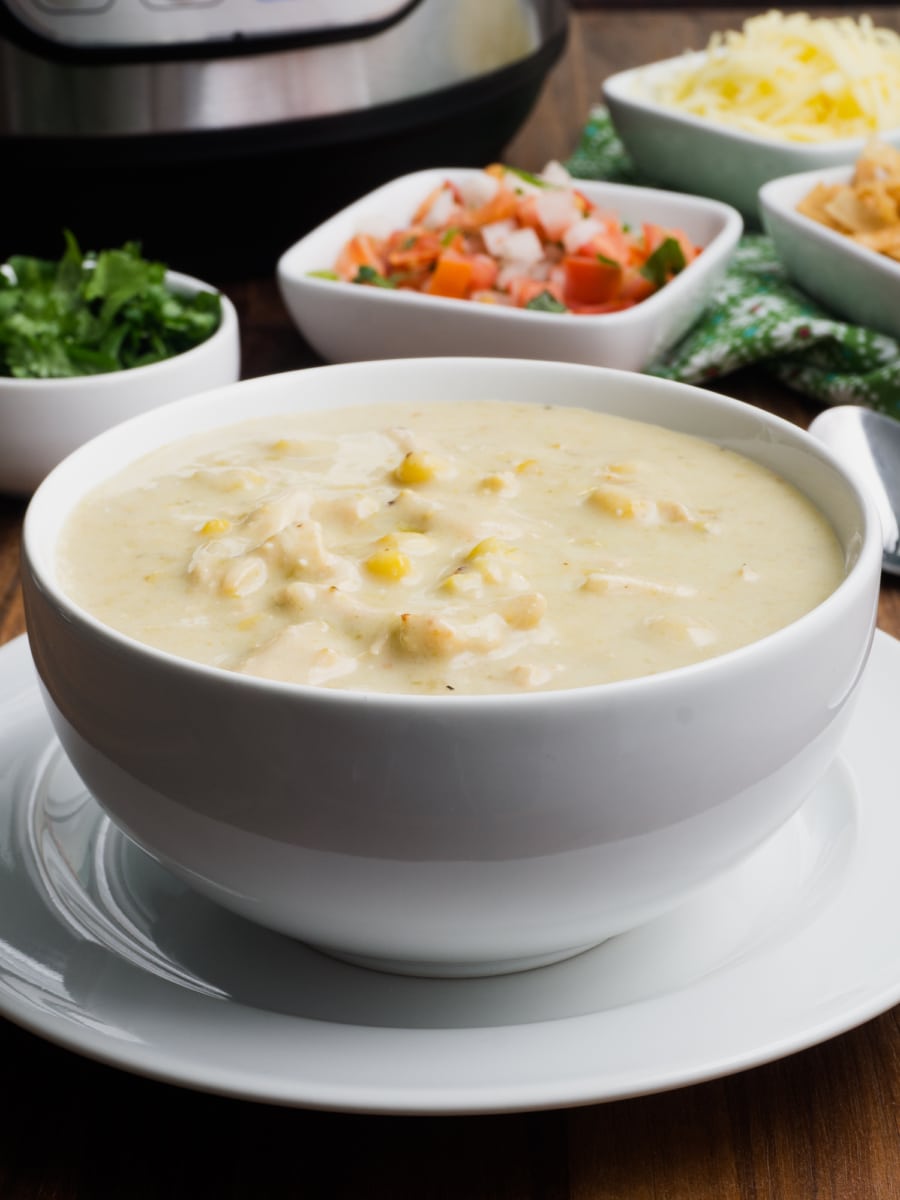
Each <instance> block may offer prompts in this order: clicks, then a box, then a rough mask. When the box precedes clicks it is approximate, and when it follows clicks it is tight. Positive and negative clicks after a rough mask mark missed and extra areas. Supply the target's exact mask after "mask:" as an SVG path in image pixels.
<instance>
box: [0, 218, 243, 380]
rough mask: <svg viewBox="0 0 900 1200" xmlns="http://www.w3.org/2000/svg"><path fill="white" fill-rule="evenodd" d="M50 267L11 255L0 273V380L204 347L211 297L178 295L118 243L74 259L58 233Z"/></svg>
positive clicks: (214, 311) (114, 367)
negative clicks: (59, 247)
mask: <svg viewBox="0 0 900 1200" xmlns="http://www.w3.org/2000/svg"><path fill="white" fill-rule="evenodd" d="M64 236H65V242H66V250H65V253H64V254H63V256H62V258H61V259H60V260H59V262H51V261H49V260H46V259H40V258H31V257H28V256H25V255H14V256H12V257H11V258H10V259H8V260H7V262H6V263H5V264H4V265H3V267H2V268H0V375H12V376H14V377H15V378H17V379H65V378H69V377H71V376H75V375H100V374H106V373H107V372H110V371H124V370H128V369H129V368H131V367H142V366H146V365H147V364H148V363H154V362H159V361H160V360H161V359H165V358H171V357H173V356H174V355H176V354H181V353H182V352H183V351H185V350H189V349H190V348H191V347H192V346H196V345H198V343H200V342H204V341H206V339H207V338H208V337H210V336H211V335H212V334H213V333H215V331H216V329H218V327H219V323H220V321H221V319H222V307H221V299H220V297H219V295H218V294H217V293H216V292H199V293H196V294H194V295H180V294H177V293H175V292H173V291H172V290H170V288H169V287H168V286H167V285H166V283H165V274H166V267H165V265H164V264H163V263H157V262H149V261H148V260H146V259H144V258H142V257H141V253H140V246H139V245H138V243H136V242H128V243H126V244H125V245H124V246H122V247H121V248H120V249H117V250H103V251H101V252H100V253H98V254H93V253H91V254H87V255H83V254H82V253H81V250H80V249H79V247H78V243H77V242H76V240H75V238H74V237H73V235H72V234H71V233H69V232H68V230H67V231H66V232H65V235H64Z"/></svg>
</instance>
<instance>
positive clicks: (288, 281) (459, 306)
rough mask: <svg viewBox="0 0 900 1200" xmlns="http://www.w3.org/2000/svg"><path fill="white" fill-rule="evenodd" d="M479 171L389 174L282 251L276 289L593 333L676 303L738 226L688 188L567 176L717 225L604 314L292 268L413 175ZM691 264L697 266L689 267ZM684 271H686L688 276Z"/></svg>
mask: <svg viewBox="0 0 900 1200" xmlns="http://www.w3.org/2000/svg"><path fill="white" fill-rule="evenodd" d="M482 174H484V170H483V168H480V167H428V168H426V169H424V170H421V171H412V172H410V173H408V174H405V175H398V176H395V178H393V179H390V180H388V181H387V182H386V183H383V184H381V185H379V186H378V187H376V188H373V189H372V190H371V191H369V192H367V193H366V194H365V195H364V196H360V197H359V198H358V199H357V200H354V201H353V202H352V203H351V204H348V205H346V206H345V207H344V208H342V209H339V210H338V211H337V212H335V213H332V215H331V216H330V217H327V218H326V219H325V220H324V221H322V222H320V223H319V224H318V225H317V226H316V227H315V228H314V229H311V230H309V232H307V233H305V234H304V235H303V236H302V237H300V238H298V239H297V241H295V242H294V243H292V245H290V246H289V247H288V248H287V249H286V250H284V251H283V252H282V254H281V255H280V256H279V258H278V262H277V264H276V277H277V279H278V282H279V285H280V286H281V287H282V290H283V289H284V287H285V285H287V286H290V287H291V288H300V289H304V290H306V289H309V292H310V294H311V295H312V296H315V295H316V293H317V292H319V291H321V290H322V289H323V288H325V289H334V288H335V286H339V287H340V289H341V291H340V293H339V294H343V295H345V296H348V297H349V296H356V297H357V298H358V300H357V302H359V300H361V299H362V297H366V298H367V299H366V301H365V302H366V303H376V304H383V303H387V304H394V305H396V306H397V307H398V311H402V310H403V308H408V307H411V306H415V307H419V306H421V305H422V304H423V303H424V304H428V305H429V308H433V311H434V312H435V313H436V314H440V313H441V312H443V313H453V314H456V315H457V316H458V315H461V314H463V313H475V312H476V311H477V312H478V314H479V321H481V320H484V319H486V320H488V321H494V322H498V321H501V320H505V321H516V322H518V321H521V320H525V321H526V322H527V323H530V324H533V326H534V328H535V329H538V328H540V327H541V325H542V324H543V327H544V328H545V329H560V330H562V329H570V330H576V329H577V330H588V329H590V330H592V331H593V332H595V333H596V332H597V329H598V324H597V321H598V318H602V326H601V327H602V328H603V329H608V328H610V327H612V328H615V327H617V326H623V325H632V324H637V323H638V322H643V321H644V320H645V319H646V318H647V317H648V315H649V318H650V319H652V318H653V317H654V316H657V315H659V314H660V313H661V312H662V310H663V309H665V308H668V307H672V306H675V305H677V303H678V300H679V297H680V296H681V293H682V292H683V291H684V290H685V289H686V288H687V286H688V284H689V283H690V282H691V281H692V280H693V281H694V282H696V281H697V280H698V279H700V278H702V277H703V276H705V275H707V274H708V273H709V272H710V271H712V270H714V269H715V267H716V265H717V264H718V263H719V261H720V260H721V258H722V257H723V256H728V255H730V254H731V252H732V251H733V249H734V247H735V246H736V245H737V242H738V239H739V238H740V236H741V233H742V232H743V228H744V221H743V217H742V216H741V214H740V213H739V212H738V210H737V209H736V208H734V207H733V206H732V205H730V204H727V203H725V202H724V201H722V200H715V199H713V198H712V197H709V196H700V195H694V194H692V193H688V192H678V191H673V190H667V189H664V188H658V187H643V186H641V185H638V184H627V183H616V182H613V181H606V180H599V179H578V178H577V177H573V181H572V182H573V187H574V188H576V189H577V190H579V191H584V193H585V195H587V196H588V198H590V193H591V191H597V192H602V193H604V194H605V195H607V196H609V197H610V198H611V199H613V200H615V198H616V197H619V198H621V199H622V200H623V201H627V200H628V199H629V198H630V197H637V196H640V198H641V199H644V200H647V199H649V200H650V201H651V203H652V202H653V201H654V200H655V199H656V198H657V197H660V198H662V199H663V201H664V202H668V201H672V202H675V203H677V204H678V205H679V206H681V207H682V208H684V209H686V210H687V209H690V210H692V211H693V212H696V213H698V214H706V215H708V216H710V217H718V218H719V219H720V221H721V228H720V229H719V230H718V231H717V232H716V233H715V234H714V236H713V237H712V238H711V239H710V241H709V242H707V244H706V245H705V246H704V247H703V248H702V251H703V252H702V253H701V254H700V255H699V256H698V257H697V258H696V259H694V260H693V261H692V262H690V263H688V265H687V266H686V267H685V269H684V270H683V271H681V272H679V274H678V275H676V277H675V278H674V279H672V280H670V281H669V282H668V283H667V284H666V285H665V287H662V288H660V289H659V290H658V291H656V292H654V293H653V294H652V295H650V296H648V297H647V298H646V299H645V300H642V301H641V302H640V303H639V304H635V305H634V306H633V307H631V308H628V309H623V310H621V311H619V312H609V313H545V312H534V311H531V310H527V309H522V308H516V307H511V306H505V305H491V304H483V305H478V306H477V308H475V307H472V302H471V301H462V302H461V301H459V300H453V299H450V298H447V297H443V296H426V295H423V294H422V293H421V292H415V291H410V290H409V289H399V288H398V289H390V288H361V287H355V288H354V290H353V291H350V290H348V289H349V288H351V287H353V286H354V285H352V284H348V283H347V281H345V280H340V279H337V280H335V279H323V278H317V277H316V276H314V275H310V274H309V271H308V270H304V271H299V270H298V269H297V268H296V266H295V260H296V259H298V258H300V257H302V254H303V252H304V251H305V250H306V249H308V247H309V246H310V245H311V244H312V243H313V242H314V241H316V240H318V239H319V238H320V237H325V236H327V234H328V233H330V232H331V227H332V226H333V225H336V224H338V223H339V222H341V221H343V220H345V219H347V218H349V217H351V216H352V215H354V214H359V215H360V216H362V215H363V213H364V210H365V209H367V208H369V207H370V206H371V205H373V204H376V203H377V202H378V200H379V198H380V197H384V198H385V199H389V194H390V192H392V191H394V190H397V191H399V190H401V188H405V187H409V186H411V185H412V183H413V182H414V181H416V180H419V179H421V180H422V181H423V182H425V181H426V180H433V179H436V178H456V179H459V178H465V177H469V178H474V177H477V176H479V175H482ZM695 267H696V268H697V270H693V268H695ZM322 269H327V268H322ZM688 272H691V273H690V275H689V274H688ZM685 278H687V283H685V282H684V280H685ZM325 294H332V293H325Z"/></svg>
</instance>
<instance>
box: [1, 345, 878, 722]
mask: <svg viewBox="0 0 900 1200" xmlns="http://www.w3.org/2000/svg"><path fill="white" fill-rule="evenodd" d="M510 367H512V369H513V370H517V371H519V372H522V371H528V372H533V371H534V369H535V368H536V367H537V368H539V369H541V370H542V371H544V372H545V373H547V374H548V375H553V374H555V373H559V372H561V373H562V374H563V375H566V374H570V375H571V374H578V375H583V376H584V377H585V378H587V376H588V375H589V374H590V375H593V376H594V377H595V378H596V379H597V380H598V382H600V379H601V377H603V378H605V379H606V381H607V382H616V381H618V382H623V381H626V380H627V381H630V384H631V386H638V387H647V388H649V389H650V390H651V391H658V392H660V393H666V392H668V393H670V394H675V393H678V392H680V391H682V390H683V389H687V390H688V391H690V392H691V393H692V395H693V396H694V398H695V399H696V400H697V401H699V402H700V403H702V404H705V405H708V406H709V408H710V409H718V410H724V411H726V412H727V411H731V412H734V413H741V412H747V410H750V411H752V412H753V414H754V415H755V416H756V417H757V418H758V419H759V421H760V422H761V424H762V425H763V426H765V427H767V428H768V429H769V431H770V432H772V433H774V434H776V435H777V434H782V435H784V437H785V439H786V441H787V442H788V443H791V442H792V443H793V444H795V445H799V446H800V447H802V448H803V449H804V450H805V451H806V452H808V453H809V454H811V456H812V457H813V458H815V459H818V460H819V461H820V462H822V463H823V464H824V465H825V466H826V467H827V468H829V469H830V470H831V471H832V472H833V473H834V474H835V475H836V476H837V478H838V479H839V480H840V481H841V483H842V484H843V486H844V488H845V490H846V492H847V494H848V495H849V496H850V497H851V498H852V499H853V501H854V502H855V503H856V505H857V507H858V509H859V513H860V516H861V518H862V529H863V536H862V538H861V539H859V543H858V553H857V555H856V557H855V559H854V561H853V562H852V563H851V565H850V567H849V569H847V571H846V574H845V575H844V577H843V579H842V580H841V581H840V582H839V584H838V585H837V587H836V588H835V589H834V591H832V592H831V593H830V594H829V595H828V596H826V597H825V598H824V599H823V600H822V601H820V603H819V604H817V605H816V606H815V607H814V608H812V609H810V610H809V611H808V612H806V613H804V614H802V615H801V616H799V617H798V618H796V619H795V620H794V621H792V622H790V623H789V624H788V625H785V626H782V627H780V628H779V629H776V630H773V631H772V632H771V633H769V634H767V635H766V636H764V637H762V638H758V639H756V640H755V641H751V642H748V643H747V644H745V645H744V646H739V647H737V648H735V649H733V650H729V651H726V652H725V653H723V654H719V655H714V656H713V657H711V658H708V659H704V660H702V661H700V662H697V663H691V664H687V665H685V666H682V667H677V668H673V669H671V670H668V671H661V672H657V673H655V674H651V675H641V676H636V677H631V678H626V679H621V680H615V681H611V682H605V683H595V684H587V685H584V686H581V687H567V688H556V689H548V690H541V691H534V692H524V693H516V692H498V693H489V694H477V693H475V694H473V693H458V694H457V693H454V694H453V695H447V694H445V693H437V694H427V693H407V692H396V693H394V692H379V691H377V690H374V689H373V690H368V689H349V688H348V689H341V688H328V687H323V686H319V685H314V684H307V683H298V682H290V681H283V680H272V679H267V678H265V677H262V676H254V675H245V674H242V673H240V672H236V671H232V670H229V669H228V668H226V667H218V666H214V665H210V664H206V663H200V662H196V661H194V660H192V659H188V658H184V657H181V656H180V655H177V654H174V653H171V652H170V651H166V650H161V649H158V648H157V647H155V646H151V645H149V644H147V643H145V642H141V641H139V640H138V639H137V638H134V637H132V636H131V635H129V634H126V633H122V632H121V631H119V630H117V629H114V628H113V627H112V626H109V625H106V624H104V623H103V622H102V621H100V620H99V619H98V618H97V617H95V616H93V615H92V614H91V613H90V612H89V611H88V610H87V609H85V608H83V607H82V606H81V605H79V604H78V603H77V602H76V601H74V600H72V599H71V598H70V597H69V596H68V595H67V593H66V592H65V591H64V589H63V587H62V585H61V584H60V583H59V581H58V579H57V577H56V572H55V568H54V565H53V562H52V558H53V555H54V554H55V552H56V549H57V546H58V541H59V536H60V533H61V531H62V528H63V526H64V524H65V521H66V519H67V517H68V516H69V515H70V514H71V512H72V511H73V509H74V507H75V505H76V504H77V503H78V502H80V501H81V500H82V499H83V498H84V497H85V496H87V495H88V494H89V493H90V492H91V491H92V490H93V489H94V488H95V487H97V486H100V485H101V484H103V483H105V482H106V481H108V480H109V479H111V478H113V477H114V476H116V475H118V474H120V473H121V472H122V471H124V470H126V469H127V466H128V463H129V462H132V461H136V460H137V459H139V458H141V457H142V456H143V454H144V453H151V452H153V450H155V449H158V448H162V447H163V446H165V445H167V444H170V443H176V442H178V441H179V440H181V439H182V438H186V437H189V436H193V434H191V433H182V434H180V435H176V436H175V437H174V438H170V439H162V440H160V441H158V442H156V443H155V444H154V445H152V446H151V448H150V449H149V450H147V451H138V452H137V453H129V455H128V457H127V460H126V461H119V460H118V459H117V458H116V456H115V455H106V456H105V457H106V460H107V461H112V462H115V467H114V468H113V469H110V470H109V471H108V472H107V473H105V474H104V475H103V477H102V478H101V479H95V480H93V481H92V482H91V483H89V484H87V485H84V486H80V487H79V488H78V495H77V499H76V500H75V501H74V503H70V504H69V505H68V507H67V509H66V513H65V515H64V516H62V517H61V518H60V526H59V529H58V530H57V534H56V537H55V538H54V539H53V542H52V545H49V546H45V545H43V542H42V541H41V539H40V538H39V535H38V533H37V532H36V530H35V526H36V524H37V522H38V520H39V519H40V512H41V509H42V508H43V507H46V506H50V507H52V506H53V505H54V500H53V491H54V490H55V488H56V487H57V486H58V484H57V481H58V480H59V478H60V477H61V476H62V478H63V480H64V479H65V474H67V473H69V472H70V471H71V470H73V469H75V468H77V465H78V460H79V459H80V458H84V457H87V456H88V455H92V454H96V453H97V451H98V447H102V445H103V444H109V443H114V442H115V440H116V439H117V438H120V437H122V436H123V431H124V434H127V433H128V432H129V431H132V430H135V429H139V428H140V426H141V425H151V424H153V423H154V422H158V421H160V420H163V419H164V417H165V414H166V413H170V412H171V411H172V410H173V409H174V408H176V407H180V408H188V407H196V408H198V409H205V408H215V407H216V405H217V404H218V402H219V401H220V399H221V397H222V395H223V393H229V394H233V393H235V392H236V391H237V390H238V389H240V390H250V389H252V390H253V391H258V390H260V389H262V390H268V389H270V388H271V389H272V390H273V391H275V392H276V393H277V391H278V390H279V389H281V388H288V387H290V385H291V384H292V383H299V382H301V380H302V377H303V376H304V375H308V374H309V372H311V371H312V372H315V373H316V374H321V373H322V372H329V373H334V372H341V373H344V374H351V373H358V374H360V375H364V374H365V373H366V372H369V371H378V372H379V373H380V372H385V373H390V372H391V371H398V370H399V371H402V372H410V373H415V372H417V371H422V370H423V369H424V370H426V371H447V370H450V371H452V370H454V369H460V370H462V371H465V370H473V369H474V370H486V371H487V372H490V371H498V372H505V371H508V370H509V369H510ZM500 402H501V403H506V402H507V401H506V400H501V401H500ZM363 403H365V402H364V401H363ZM352 406H355V405H352ZM576 407H578V406H577V405H576ZM273 411H275V410H274V409H266V408H265V406H263V411H256V412H250V413H247V414H246V415H245V416H242V417H238V418H232V419H229V420H227V421H222V422H219V423H218V424H216V423H212V424H210V425H208V426H207V427H206V428H208V429H216V428H225V427H227V426H229V425H235V424H241V423H243V421H245V420H252V419H254V417H265V416H268V415H271V413H272V412H273ZM297 411H302V407H301V408H299V409H298V410H297ZM601 411H602V410H601ZM635 419H637V420H643V419H644V418H640V417H638V418H635ZM647 423H650V424H653V423H656V424H659V423H660V422H659V421H656V422H647ZM196 432H197V431H194V433H196ZM694 436H702V435H694ZM707 440H712V439H707ZM767 440H770V439H767ZM788 482H790V481H788ZM844 549H845V553H846V551H847V549H848V548H847V547H845V548H844ZM21 554H22V568H23V574H24V575H25V576H26V579H28V578H29V577H30V581H33V584H34V586H35V587H36V589H37V591H38V592H40V593H41V595H42V596H43V597H44V598H45V601H46V602H48V603H49V604H50V605H51V607H52V608H53V609H54V610H55V611H56V612H57V613H59V614H62V616H63V618H64V620H65V621H66V622H67V623H70V624H74V625H76V626H79V627H81V628H82V629H83V630H84V631H85V633H86V634H87V635H88V636H89V637H91V638H93V639H94V640H95V641H100V642H104V643H105V644H107V645H108V646H110V647H112V648H113V649H114V650H115V651H116V652H117V653H118V654H119V655H127V656H129V657H132V658H135V659H137V660H138V661H139V662H141V661H143V662H145V663H147V664H148V665H149V666H150V667H151V669H160V668H161V669H167V670H169V671H172V672H174V673H175V674H176V675H178V674H185V675H191V676H196V677H198V678H200V679H205V680H207V681H209V682H216V681H218V683H219V684H220V685H221V686H225V687H229V688H235V689H237V690H238V691H239V692H242V693H245V694H246V695H247V696H253V695H257V696H260V695H268V696H272V697H281V698H290V697H293V698H294V699H295V700H297V701H301V700H305V701H307V702H315V703H321V704H328V705H336V706H344V707H346V706H349V707H354V708H356V707H370V708H371V707H384V708H388V709H394V710H396V709H410V708H415V709H418V708H419V707H421V705H423V704H425V705H426V706H427V707H428V708H432V707H434V709H435V710H440V711H441V712H453V713H456V714H465V713H466V712H469V711H471V710H473V709H475V710H481V709H482V708H484V709H487V710H492V709H498V708H502V707H505V706H507V705H513V706H515V707H516V708H519V707H526V708H527V707H534V706H537V707H541V706H544V705H547V704H548V703H549V704H552V705H561V706H563V707H565V706H567V705H570V704H575V705H579V704H583V703H589V702H591V701H592V700H593V701H594V702H596V700H597V699H598V697H599V698H601V699H603V700H604V701H608V702H610V703H615V702H616V700H617V699H620V700H622V701H624V700H625V699H626V698H627V697H630V696H631V695H632V694H633V693H635V692H636V693H637V694H638V695H640V694H641V692H643V691H645V690H647V689H648V688H652V689H654V690H655V691H659V692H661V693H665V692H666V691H667V690H669V689H672V688H674V689H680V688H681V686H682V683H683V682H684V681H688V680H691V679H695V678H698V677H699V678H702V677H703V676H704V675H712V676H713V678H715V677H716V676H717V675H722V676H723V677H727V674H728V673H729V672H731V671H733V670H735V669H736V668H737V667H738V666H739V665H741V664H743V665H745V666H750V660H751V659H752V660H753V664H752V665H753V666H754V667H758V666H759V664H760V662H761V661H762V660H763V659H765V658H766V657H768V660H771V659H775V660H776V661H777V659H778V657H779V656H780V651H781V647H782V645H783V644H784V643H785V642H789V641H790V640H792V639H793V638H796V637H797V636H798V631H799V632H802V631H804V630H805V631H808V634H809V635H812V634H813V633H814V632H815V630H816V628H817V626H818V627H820V626H822V625H823V624H824V623H827V622H829V621H830V619H831V613H832V612H833V611H834V610H836V609H841V608H843V606H844V605H845V603H847V602H848V601H849V599H850V597H851V593H854V592H856V591H858V590H859V589H860V588H863V587H864V586H865V580H866V578H867V577H868V573H869V571H875V570H877V578H878V579H880V571H881V527H880V522H879V518H878V514H877V512H876V511H875V508H874V504H873V502H872V500H871V499H870V498H869V497H868V495H866V493H865V492H864V491H863V489H862V488H861V487H860V486H859V485H858V484H857V482H856V481H855V479H854V478H853V476H852V474H851V473H850V472H849V471H847V469H846V468H845V467H844V466H843V464H842V463H841V461H840V459H839V458H837V457H836V456H835V455H834V453H833V452H832V451H831V450H830V449H829V448H828V447H827V446H826V445H825V444H824V443H823V442H821V441H820V440H819V439H817V438H815V437H813V436H812V435H811V434H809V433H808V432H807V431H806V430H804V429H802V428H801V427H800V426H798V425H795V424H793V423H792V422H790V421H787V420H785V419H784V418H782V417H779V416H777V415H776V414H774V413H770V412H768V411H766V410H765V409H758V408H756V407H755V406H752V405H749V404H746V403H744V402H743V401H740V400H737V399H734V398H733V397H730V396H725V395H722V394H721V393H718V392H710V391H708V390H707V389H705V388H699V387H696V386H694V385H692V384H684V383H680V382H677V381H674V380H668V379H662V378H658V377H655V376H645V375H636V374H635V373H634V372H631V371H624V370H620V369H617V368H612V367H594V366H588V365H584V364H580V363H559V362H550V361H547V362H544V361H539V362H535V361H534V360H531V359H507V358H484V357H482V358H478V357H462V356H452V357H451V356H447V357H441V358H439V357H434V358H403V359H380V360H373V361H361V362H352V363H337V364H328V365H325V366H319V367H306V368H300V369H299V370H295V371H287V372H280V373H277V374H274V375H268V376H261V377H258V378H255V379H249V380H240V381H238V382H237V383H232V384H227V385H224V386H222V387H217V388H213V389H210V390H209V391H207V392H203V393H198V394H195V395H193V396H188V397H184V398H183V399H181V400H175V401H172V402H171V403H170V404H166V405H162V406H160V407H158V408H155V409H152V410H151V411H149V412H145V413H142V414H140V415H138V416H135V417H132V418H130V419H128V420H126V421H123V422H122V423H120V424H118V425H116V426H113V427H112V428H110V429H107V430H105V431H104V432H102V433H100V434H97V435H96V436H95V437H94V438H92V439H90V441H88V442H86V443H84V445H82V446H79V447H78V448H77V449H76V450H74V451H72V453H71V454H69V455H68V456H67V457H66V458H65V459H63V460H62V462H61V463H59V464H58V465H57V466H56V467H54V468H53V470H52V471H51V472H50V473H49V474H48V476H47V477H46V479H45V480H43V481H42V483H41V484H40V485H39V486H38V488H37V490H36V491H35V493H34V495H33V497H32V499H31V501H30V502H29V504H28V508H27V510H26V513H25V520H24V523H23V530H22V549H21ZM26 595H27V589H26ZM873 625H874V615H873ZM869 642H870V644H871V637H870V639H869Z"/></svg>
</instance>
